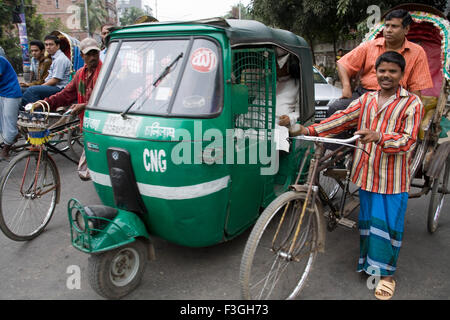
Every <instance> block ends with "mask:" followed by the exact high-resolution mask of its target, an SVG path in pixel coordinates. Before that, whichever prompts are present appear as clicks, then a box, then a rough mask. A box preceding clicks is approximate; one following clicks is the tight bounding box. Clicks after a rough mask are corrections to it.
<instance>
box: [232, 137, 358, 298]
mask: <svg viewBox="0 0 450 320" xmlns="http://www.w3.org/2000/svg"><path fill="white" fill-rule="evenodd" d="M359 137H360V136H354V137H352V138H350V139H330V138H321V137H310V136H298V137H293V138H296V139H302V140H308V141H313V142H314V143H315V150H314V157H313V158H312V159H311V162H310V166H309V171H308V175H307V179H306V183H305V184H302V185H299V184H297V183H298V181H299V177H300V175H301V173H302V172H303V167H304V165H305V162H306V161H305V160H306V158H307V156H306V155H305V157H304V159H305V160H304V161H303V163H302V164H301V165H300V170H299V173H298V176H297V180H296V182H295V184H294V185H292V186H291V191H287V192H285V193H283V194H281V195H280V196H278V197H277V198H276V199H275V200H274V201H273V202H272V203H271V204H270V205H269V206H268V207H267V208H266V209H265V210H264V211H263V212H262V214H261V216H260V217H259V219H258V220H257V222H256V224H255V226H254V228H253V230H252V232H251V234H250V236H249V239H248V241H247V243H246V246H245V249H244V253H243V257H242V261H241V267H240V286H241V293H242V296H243V298H244V299H293V298H295V297H296V296H298V294H299V293H300V291H301V290H302V288H303V287H304V285H305V282H306V279H307V277H308V275H309V273H310V271H311V269H312V265H313V263H314V260H315V258H316V255H317V252H321V251H323V249H324V244H325V222H324V215H325V211H324V208H325V207H328V208H329V210H328V211H327V212H326V216H327V219H328V230H333V229H334V228H336V226H337V225H338V224H342V225H345V226H347V227H352V228H354V227H355V226H356V223H355V222H353V221H351V220H349V219H347V217H348V215H349V214H350V213H351V212H352V211H353V210H354V209H355V208H356V207H358V206H359V201H358V200H357V197H356V196H355V193H352V192H350V191H349V180H350V179H349V171H348V170H347V169H344V170H342V171H337V172H335V173H330V174H329V176H330V177H332V178H333V179H335V180H336V182H337V183H340V186H341V188H343V195H342V196H341V199H339V200H340V201H338V204H336V203H335V202H336V201H333V199H331V198H330V197H329V194H328V193H327V192H326V191H325V190H324V188H323V186H322V185H321V184H320V180H319V176H320V173H321V172H324V171H326V170H330V171H331V170H334V168H333V167H334V166H335V164H336V163H337V162H339V161H341V160H342V159H345V158H346V157H347V155H348V154H349V153H350V152H352V149H351V148H355V146H354V145H350V144H349V143H351V142H353V141H355V140H357V139H358V138H359ZM325 142H326V143H337V144H341V145H342V146H341V147H339V148H338V149H336V150H334V151H331V152H328V153H327V154H325V155H324V153H325V147H324V146H323V143H325ZM309 152H310V147H309V148H308V149H307V153H308V154H309ZM344 172H345V177H343V176H342V173H344Z"/></svg>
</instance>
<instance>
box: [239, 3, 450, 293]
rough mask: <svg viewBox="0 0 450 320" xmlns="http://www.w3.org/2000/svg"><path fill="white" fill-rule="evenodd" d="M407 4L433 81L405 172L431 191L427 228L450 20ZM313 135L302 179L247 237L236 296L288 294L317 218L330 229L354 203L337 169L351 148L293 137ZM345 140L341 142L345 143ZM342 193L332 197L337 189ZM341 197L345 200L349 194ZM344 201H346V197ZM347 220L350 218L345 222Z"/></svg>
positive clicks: (311, 243) (441, 175) (433, 212)
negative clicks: (331, 147) (328, 146)
mask: <svg viewBox="0 0 450 320" xmlns="http://www.w3.org/2000/svg"><path fill="white" fill-rule="evenodd" d="M398 8H404V9H406V10H408V11H409V12H410V13H411V15H412V18H413V20H414V22H413V24H412V25H411V28H410V32H409V33H408V35H407V38H408V40H410V41H414V42H417V43H419V44H420V45H422V46H423V48H424V49H425V52H426V53H427V57H428V61H429V65H430V71H431V74H432V77H433V82H434V88H432V89H430V90H426V91H424V92H422V94H423V96H422V100H423V102H424V109H425V116H424V118H423V120H422V123H421V129H420V132H419V139H418V141H417V146H416V148H415V150H414V151H412V152H414V154H413V155H412V157H411V159H412V163H411V176H412V177H414V179H411V180H412V181H413V182H412V186H413V187H419V188H420V189H421V190H420V191H419V192H416V193H413V192H411V193H410V197H421V196H423V195H425V194H427V193H429V192H431V197H430V204H429V210H428V224H427V225H428V230H429V232H430V233H432V232H434V231H435V230H436V228H437V221H438V217H439V214H442V213H444V212H441V211H442V208H443V203H444V198H445V195H446V194H448V193H449V172H450V156H449V154H450V141H449V138H448V137H449V136H448V135H447V134H448V131H449V129H450V128H449V126H448V116H449V103H448V91H449V86H450V85H449V80H450V73H449V65H450V47H449V43H450V41H449V40H450V37H449V32H450V26H449V22H448V20H447V19H446V18H445V16H444V15H443V14H442V13H440V12H439V11H437V10H436V9H434V8H431V7H428V6H424V5H412V4H409V5H402V6H398V7H395V8H393V9H392V10H394V9H398ZM383 26H384V23H383V22H381V23H379V24H378V25H376V26H375V27H374V28H373V29H372V30H370V31H369V33H368V34H367V35H366V38H365V41H367V40H371V39H374V38H375V37H377V36H381V31H382V28H383ZM295 138H298V139H301V140H308V141H313V142H314V144H315V150H314V158H313V159H312V160H311V165H310V170H309V174H308V177H307V179H306V183H305V184H294V185H292V186H291V188H290V190H289V191H287V192H285V193H284V194H282V195H280V196H279V197H277V198H276V199H275V200H274V201H273V202H272V203H271V204H270V205H269V206H268V207H267V208H266V209H265V211H264V212H263V213H262V214H261V217H260V218H259V219H258V221H257V222H256V224H255V227H254V228H253V230H252V232H251V234H250V236H249V240H248V241H247V244H246V247H245V250H244V254H243V258H242V262H241V271H240V284H241V292H242V296H243V298H245V299H294V298H296V297H297V296H298V295H299V293H300V292H301V290H302V288H303V287H304V285H305V283H306V280H307V277H308V275H309V273H310V272H311V270H312V266H313V262H314V260H315V258H316V255H317V252H319V251H320V250H323V244H324V243H323V238H324V235H323V231H322V230H323V229H324V228H323V227H321V225H322V224H323V223H324V221H322V220H321V219H320V217H322V216H324V215H325V216H326V217H327V220H328V226H329V228H328V229H329V230H333V229H334V228H335V226H336V222H339V221H341V220H343V221H345V220H346V217H347V216H348V214H349V213H350V212H351V210H352V209H355V208H356V207H357V206H353V205H351V206H350V210H346V209H345V208H346V207H347V204H348V203H351V202H353V200H354V199H355V195H354V194H353V193H352V192H350V191H349V188H348V179H349V170H348V169H346V168H348V167H346V168H343V169H336V165H337V164H338V163H339V161H344V163H345V160H346V159H347V155H348V154H350V155H351V154H352V153H353V152H352V148H349V147H348V144H349V143H350V142H352V140H354V139H356V137H353V138H352V139H349V140H347V141H345V140H341V139H330V138H319V137H295ZM324 143H336V144H340V145H344V146H341V147H340V148H338V149H337V150H334V151H332V152H327V153H325V147H324ZM345 144H347V146H345ZM328 171H332V173H331V174H329V177H331V178H332V179H331V180H332V181H334V183H335V186H336V187H337V188H335V187H331V188H330V187H326V186H325V185H324V183H325V182H326V183H329V182H330V179H327V180H323V179H321V178H322V176H323V175H324V174H325V173H327V172H328ZM339 189H342V190H343V192H342V195H341V198H340V199H338V201H337V203H336V201H333V198H334V197H335V195H336V192H337V190H339ZM346 197H348V199H349V200H350V201H347V199H346ZM347 202H348V203H347ZM346 225H347V226H354V225H355V224H350V223H347V222H346Z"/></svg>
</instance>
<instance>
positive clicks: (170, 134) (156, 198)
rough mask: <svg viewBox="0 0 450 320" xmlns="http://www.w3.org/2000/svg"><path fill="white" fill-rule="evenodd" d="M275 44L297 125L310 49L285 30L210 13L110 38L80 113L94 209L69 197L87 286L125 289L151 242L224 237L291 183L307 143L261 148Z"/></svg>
mask: <svg viewBox="0 0 450 320" xmlns="http://www.w3.org/2000/svg"><path fill="white" fill-rule="evenodd" d="M277 49H282V50H284V52H287V53H289V55H288V56H287V57H288V59H289V63H290V66H291V69H290V70H291V72H292V74H291V76H292V77H293V78H295V81H296V83H298V84H299V90H298V96H297V98H298V100H299V102H300V103H299V106H300V107H299V108H300V110H299V114H300V119H299V121H300V122H301V123H303V124H312V123H313V120H314V86H313V77H312V57H311V51H310V48H309V47H308V45H307V43H306V42H305V41H304V40H303V39H302V38H301V37H299V36H297V35H295V34H293V33H291V32H288V31H284V30H278V29H273V28H269V27H267V26H265V25H263V24H261V23H259V22H256V21H250V20H225V19H219V18H216V19H210V20H202V21H191V22H172V23H170V22H161V23H143V24H138V25H133V26H127V27H124V28H122V29H119V30H115V31H113V32H112V33H111V34H110V41H109V44H108V54H107V56H106V59H105V62H104V65H103V67H102V70H101V73H100V75H99V78H98V82H97V83H96V86H95V89H94V92H93V94H92V97H91V100H90V102H89V105H88V107H87V109H86V113H85V117H84V120H83V134H84V141H85V151H86V159H87V163H88V167H89V170H90V174H91V177H92V181H93V183H94V186H95V189H96V191H97V193H98V195H99V197H100V199H101V201H102V205H88V206H84V205H82V204H81V203H80V202H78V201H77V200H75V199H72V200H71V201H70V202H69V203H68V218H69V222H70V227H71V237H72V244H73V246H74V247H75V248H77V249H79V250H81V251H83V252H86V253H89V254H90V257H89V268H88V269H89V278H90V283H91V286H92V287H93V289H94V290H95V291H96V292H97V293H99V294H100V295H102V296H104V297H107V298H120V297H122V296H124V295H126V294H128V293H129V292H131V291H132V290H133V289H134V288H136V286H137V285H138V284H139V282H140V279H141V277H142V274H143V271H144V269H145V263H146V260H147V259H148V258H149V257H150V258H152V257H153V256H154V250H153V249H152V243H151V239H152V237H160V238H163V239H165V240H168V241H170V242H173V243H176V244H179V245H183V246H189V247H204V246H211V245H214V244H217V243H220V242H223V241H228V240H230V239H233V238H235V237H236V236H238V235H239V234H241V233H242V232H243V231H244V230H246V229H248V228H249V227H250V226H252V225H253V224H254V223H255V221H256V219H257V218H258V217H259V214H260V209H261V208H263V207H265V206H267V205H268V204H269V203H270V202H271V201H272V200H273V199H274V198H275V197H276V196H277V195H278V194H280V193H282V192H284V191H286V190H287V188H288V186H289V185H291V184H292V183H294V180H295V179H296V177H297V173H298V168H299V164H300V162H301V161H304V160H303V159H309V158H310V156H305V150H306V148H305V146H306V145H307V144H308V143H305V142H301V141H298V142H293V143H292V144H290V146H289V149H288V152H286V151H277V150H276V148H275V146H274V144H273V143H271V141H272V137H273V136H274V122H275V118H276V113H275V106H276V89H277V82H276V79H277V77H276V74H277V71H276V59H277ZM278 160H279V162H278ZM278 164H279V166H278ZM306 169H307V166H305V172H306ZM303 176H304V175H303ZM299 179H302V178H301V177H300V178H299Z"/></svg>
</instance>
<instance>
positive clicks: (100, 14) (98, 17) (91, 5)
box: [78, 0, 108, 36]
mask: <svg viewBox="0 0 450 320" xmlns="http://www.w3.org/2000/svg"><path fill="white" fill-rule="evenodd" d="M87 3H88V18H89V33H90V34H89V36H92V34H94V32H95V31H97V30H100V27H101V26H102V25H103V24H104V23H105V22H106V21H107V19H108V11H107V9H106V7H105V2H104V1H102V0H90V1H87ZM78 6H79V7H80V9H81V14H80V15H81V27H82V28H83V30H85V31H87V23H86V8H85V6H84V2H83V3H79V4H78Z"/></svg>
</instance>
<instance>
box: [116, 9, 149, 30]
mask: <svg viewBox="0 0 450 320" xmlns="http://www.w3.org/2000/svg"><path fill="white" fill-rule="evenodd" d="M152 14H153V11H152V9H151V8H150V7H149V6H145V9H144V10H142V9H141V8H136V7H130V8H125V10H124V11H123V14H122V16H121V17H120V19H119V20H120V24H121V25H122V26H126V25H130V24H134V23H135V21H136V19H137V18H139V17H142V16H145V15H150V16H151V15H152Z"/></svg>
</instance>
